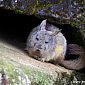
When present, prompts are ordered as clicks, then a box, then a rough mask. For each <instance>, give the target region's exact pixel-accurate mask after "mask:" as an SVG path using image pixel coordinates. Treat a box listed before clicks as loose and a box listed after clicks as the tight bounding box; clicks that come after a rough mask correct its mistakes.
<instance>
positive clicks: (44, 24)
mask: <svg viewBox="0 0 85 85" xmlns="http://www.w3.org/2000/svg"><path fill="white" fill-rule="evenodd" d="M46 21H47V19H45V20H43V21H42V22H41V24H40V28H41V30H46V29H45V27H46Z"/></svg>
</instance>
